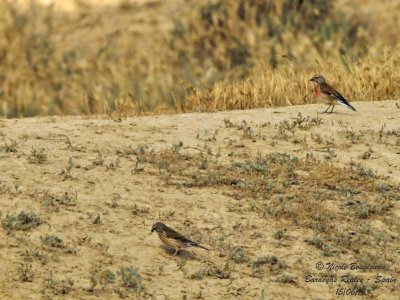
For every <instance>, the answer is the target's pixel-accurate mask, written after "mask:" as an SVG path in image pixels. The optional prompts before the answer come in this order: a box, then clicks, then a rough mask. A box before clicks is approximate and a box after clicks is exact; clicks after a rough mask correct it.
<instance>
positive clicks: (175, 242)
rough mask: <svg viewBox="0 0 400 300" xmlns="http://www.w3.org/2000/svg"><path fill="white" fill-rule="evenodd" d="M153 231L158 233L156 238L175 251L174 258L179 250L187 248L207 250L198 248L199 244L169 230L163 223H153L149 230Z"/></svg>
mask: <svg viewBox="0 0 400 300" xmlns="http://www.w3.org/2000/svg"><path fill="white" fill-rule="evenodd" d="M153 231H155V232H157V233H158V237H159V238H160V240H161V241H162V242H163V243H164V244H166V245H167V246H169V247H171V248H173V249H174V250H175V253H174V256H175V255H177V254H178V252H179V250H180V249H182V248H187V247H199V248H202V249H205V250H209V249H207V248H206V247H203V246H200V245H199V244H197V243H195V242H193V241H191V240H189V239H188V238H186V237H184V236H183V235H181V234H179V233H178V232H176V231H175V230H173V229H172V228H169V227H168V226H167V225H165V224H164V223H161V222H157V223H155V224H154V225H153V227H152V228H151V232H153Z"/></svg>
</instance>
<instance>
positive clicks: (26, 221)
mask: <svg viewBox="0 0 400 300" xmlns="http://www.w3.org/2000/svg"><path fill="white" fill-rule="evenodd" d="M42 223H43V221H42V219H41V218H40V217H39V216H38V215H37V214H36V213H34V212H30V213H27V212H24V211H22V212H20V213H19V214H18V215H13V214H7V216H6V217H5V219H4V220H3V222H2V225H3V228H4V229H6V230H30V229H32V228H35V227H37V226H39V225H40V224H42Z"/></svg>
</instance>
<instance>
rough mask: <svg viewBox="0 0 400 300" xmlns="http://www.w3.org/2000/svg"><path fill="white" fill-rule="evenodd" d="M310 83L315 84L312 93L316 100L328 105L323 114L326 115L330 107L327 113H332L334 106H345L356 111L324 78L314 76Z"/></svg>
mask: <svg viewBox="0 0 400 300" xmlns="http://www.w3.org/2000/svg"><path fill="white" fill-rule="evenodd" d="M310 81H314V82H315V89H314V92H315V97H316V98H317V100H318V101H321V102H323V103H326V104H328V105H329V106H328V108H327V109H326V110H325V111H324V113H328V110H329V108H330V107H331V106H332V110H331V111H330V112H329V113H332V112H333V109H334V108H335V105H336V104H340V105H343V106H346V107H347V108H350V109H351V110H353V111H356V109H355V108H354V107H353V106H352V105H351V104H350V103H349V102H348V101H347V100H346V99H345V98H344V97H343V96H342V95H341V94H340V93H339V92H338V91H337V90H335V89H334V88H333V87H332V86H331V85H329V84H328V83H327V82H326V79H325V78H324V76H322V75H314V76H313V78H311V79H310Z"/></svg>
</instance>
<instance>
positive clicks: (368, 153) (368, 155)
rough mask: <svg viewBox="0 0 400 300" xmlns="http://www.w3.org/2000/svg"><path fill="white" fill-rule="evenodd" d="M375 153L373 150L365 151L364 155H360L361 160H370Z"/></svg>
mask: <svg viewBox="0 0 400 300" xmlns="http://www.w3.org/2000/svg"><path fill="white" fill-rule="evenodd" d="M373 153H374V151H373V150H372V149H371V148H369V149H368V150H367V151H365V152H364V153H362V154H361V155H360V158H361V159H369V158H370V157H371V155H372V154H373Z"/></svg>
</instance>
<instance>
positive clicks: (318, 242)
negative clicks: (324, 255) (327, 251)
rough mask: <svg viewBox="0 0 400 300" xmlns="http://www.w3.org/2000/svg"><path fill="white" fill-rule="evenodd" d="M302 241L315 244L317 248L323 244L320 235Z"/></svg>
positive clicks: (320, 247)
mask: <svg viewBox="0 0 400 300" xmlns="http://www.w3.org/2000/svg"><path fill="white" fill-rule="evenodd" d="M304 242H306V243H307V244H308V245H312V246H315V247H316V248H317V249H322V248H323V246H324V241H323V240H322V239H321V238H320V237H312V238H309V239H305V240H304Z"/></svg>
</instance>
